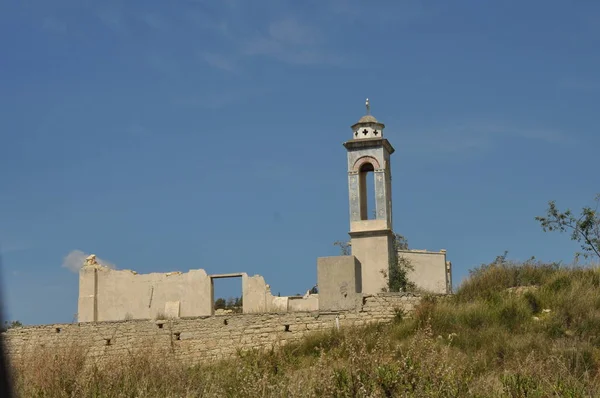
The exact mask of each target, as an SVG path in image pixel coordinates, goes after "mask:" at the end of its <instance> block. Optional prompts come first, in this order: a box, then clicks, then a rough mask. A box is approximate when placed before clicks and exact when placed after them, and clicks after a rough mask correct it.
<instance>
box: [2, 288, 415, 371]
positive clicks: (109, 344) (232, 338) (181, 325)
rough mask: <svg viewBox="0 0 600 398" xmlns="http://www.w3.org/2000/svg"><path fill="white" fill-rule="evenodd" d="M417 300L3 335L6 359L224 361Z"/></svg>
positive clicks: (405, 297) (409, 308)
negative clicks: (74, 356)
mask: <svg viewBox="0 0 600 398" xmlns="http://www.w3.org/2000/svg"><path fill="white" fill-rule="evenodd" d="M419 301H420V297H418V296H414V295H411V294H403V293H383V294H377V295H367V296H364V297H363V299H362V305H361V306H359V308H357V309H356V310H352V311H339V312H297V313H282V314H230V315H221V316H209V317H200V318H187V319H186V318H181V319H171V320H156V321H155V320H131V321H116V322H97V323H93V322H86V323H76V324H57V325H42V326H31V327H20V328H13V329H9V330H8V331H7V332H5V333H4V334H3V337H4V339H5V342H6V350H7V352H8V354H9V357H11V358H12V359H17V358H19V357H21V356H22V355H26V354H27V353H35V352H36V350H39V349H40V348H43V349H52V350H58V349H61V348H66V347H70V346H72V345H74V344H75V345H78V346H80V347H83V348H86V349H87V350H88V353H89V354H88V355H90V356H91V357H95V358H97V359H110V358H114V357H118V356H123V355H128V354H129V352H130V351H134V352H135V351H139V350H146V351H149V350H153V349H157V350H163V351H169V352H171V353H172V354H174V355H175V356H176V357H177V358H178V359H181V360H183V361H189V362H198V361H202V360H209V359H218V358H226V357H229V356H232V355H234V354H235V353H236V352H237V350H238V349H241V350H247V349H251V348H267V349H269V348H271V347H276V346H278V345H283V344H287V343H289V342H292V341H297V340H299V339H301V338H303V337H304V336H306V335H307V334H310V333H312V332H315V331H320V330H327V329H332V328H336V327H338V326H339V327H342V328H344V327H349V326H360V325H365V324H368V323H379V322H389V321H391V320H392V319H393V318H394V317H395V315H396V311H397V310H398V309H401V310H402V311H404V313H405V314H410V313H411V312H413V310H414V307H415V305H416V304H417V303H418V302H419Z"/></svg>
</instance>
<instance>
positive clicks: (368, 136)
mask: <svg viewBox="0 0 600 398" xmlns="http://www.w3.org/2000/svg"><path fill="white" fill-rule="evenodd" d="M365 105H366V108H367V114H366V115H365V116H363V117H361V118H360V119H359V121H358V122H356V123H355V124H353V125H352V127H351V128H352V139H351V140H349V141H346V142H345V143H344V147H345V148H346V150H347V151H348V191H349V199H350V233H349V234H350V242H351V246H352V255H354V256H355V257H356V258H357V259H358V261H360V264H361V274H362V275H361V276H362V291H363V293H379V292H381V291H382V289H385V288H386V287H387V278H386V275H389V267H390V262H391V260H392V259H393V258H394V257H395V253H394V252H393V238H392V237H393V233H392V176H391V169H390V155H391V154H392V153H394V148H393V147H392V145H391V144H390V143H389V141H388V140H387V139H385V138H384V137H383V130H384V128H385V125H384V124H383V123H380V122H379V121H377V119H375V118H374V117H373V116H372V115H371V107H370V103H369V99H368V98H367V101H366V104H365ZM369 178H373V180H374V184H373V186H374V190H375V192H374V193H373V194H374V195H371V196H372V197H373V198H374V201H375V203H374V205H375V212H374V213H375V214H368V203H367V201H368V196H369V193H368V191H367V181H368V180H367V179H369Z"/></svg>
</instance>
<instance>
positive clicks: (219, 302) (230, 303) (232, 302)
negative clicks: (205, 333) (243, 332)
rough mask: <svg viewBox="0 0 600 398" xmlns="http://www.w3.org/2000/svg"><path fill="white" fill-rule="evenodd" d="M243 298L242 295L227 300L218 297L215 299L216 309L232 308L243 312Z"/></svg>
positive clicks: (234, 310)
mask: <svg viewBox="0 0 600 398" xmlns="http://www.w3.org/2000/svg"><path fill="white" fill-rule="evenodd" d="M243 305H244V304H243V300H242V298H241V297H229V298H228V299H227V300H225V299H224V298H218V299H216V300H215V310H232V311H233V312H242V307H243Z"/></svg>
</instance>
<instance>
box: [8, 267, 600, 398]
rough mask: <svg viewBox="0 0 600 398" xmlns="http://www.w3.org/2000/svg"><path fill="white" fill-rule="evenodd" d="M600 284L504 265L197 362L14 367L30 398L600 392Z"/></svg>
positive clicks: (69, 359) (147, 356) (48, 360)
mask: <svg viewBox="0 0 600 398" xmlns="http://www.w3.org/2000/svg"><path fill="white" fill-rule="evenodd" d="M521 286H529V287H530V288H526V289H522V288H520V287H521ZM516 287H519V289H512V288H516ZM599 288H600V270H598V269H595V268H594V269H592V268H588V269H586V268H565V267H560V266H558V265H556V264H541V263H534V262H526V263H521V264H516V263H510V262H505V261H502V262H497V263H494V264H490V265H486V266H482V267H480V268H478V269H476V270H474V271H473V272H472V274H471V275H470V277H469V278H468V280H466V281H465V282H464V283H463V285H462V286H461V287H460V289H459V290H458V292H457V294H456V295H455V296H453V297H451V298H446V299H443V300H439V299H437V298H435V297H429V298H425V299H424V300H423V301H422V303H421V304H420V305H419V306H418V307H417V308H416V311H415V313H414V314H413V316H412V318H408V317H407V316H406V315H405V314H402V313H400V312H398V314H397V316H396V317H395V319H394V321H393V323H391V324H387V325H369V326H366V327H360V328H353V329H343V330H342V331H335V330H332V331H328V332H323V333H318V334H315V335H311V336H309V337H307V338H306V339H304V340H303V341H301V342H299V343H295V344H289V345H286V346H284V347H283V348H281V349H280V350H277V351H268V352H256V351H249V352H241V353H239V354H238V355H237V356H236V357H235V358H232V359H229V360H224V361H219V362H213V363H209V364H200V365H195V366H191V367H190V366H186V365H184V364H183V363H180V362H177V361H175V360H174V359H172V358H170V357H169V355H168V354H165V353H161V352H158V351H156V352H154V351H152V350H146V351H145V352H140V353H131V354H129V355H126V356H124V357H123V358H122V360H121V361H120V362H118V363H111V364H109V366H100V365H91V366H83V363H84V357H85V352H84V351H83V350H81V349H79V348H78V347H76V346H73V347H72V348H71V349H65V350H63V351H61V352H50V351H40V352H35V353H31V354H30V355H29V356H26V357H23V358H22V359H20V360H19V361H15V362H14V372H13V373H14V380H15V386H16V388H17V389H18V392H19V394H20V396H24V397H238V396H243V397H246V396H247V397H281V396H293V397H403V396H410V397H504V396H507V397H550V396H557V397H587V396H591V397H593V396H600V374H599V371H600V290H599ZM156 358H160V360H156Z"/></svg>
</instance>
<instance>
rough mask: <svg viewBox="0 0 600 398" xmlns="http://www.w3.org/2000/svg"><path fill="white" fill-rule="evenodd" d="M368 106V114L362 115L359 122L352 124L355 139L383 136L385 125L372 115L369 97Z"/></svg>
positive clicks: (366, 102)
mask: <svg viewBox="0 0 600 398" xmlns="http://www.w3.org/2000/svg"><path fill="white" fill-rule="evenodd" d="M365 106H366V108H367V114H366V115H364V116H363V117H361V118H360V119H359V120H358V122H356V123H354V124H353V125H352V127H351V128H352V135H353V138H354V139H355V140H362V139H365V138H382V137H383V129H384V128H385V125H384V124H383V123H380V122H379V121H377V119H376V118H375V117H374V116H373V115H371V104H370V102H369V99H368V98H367V100H366V101H365Z"/></svg>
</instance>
